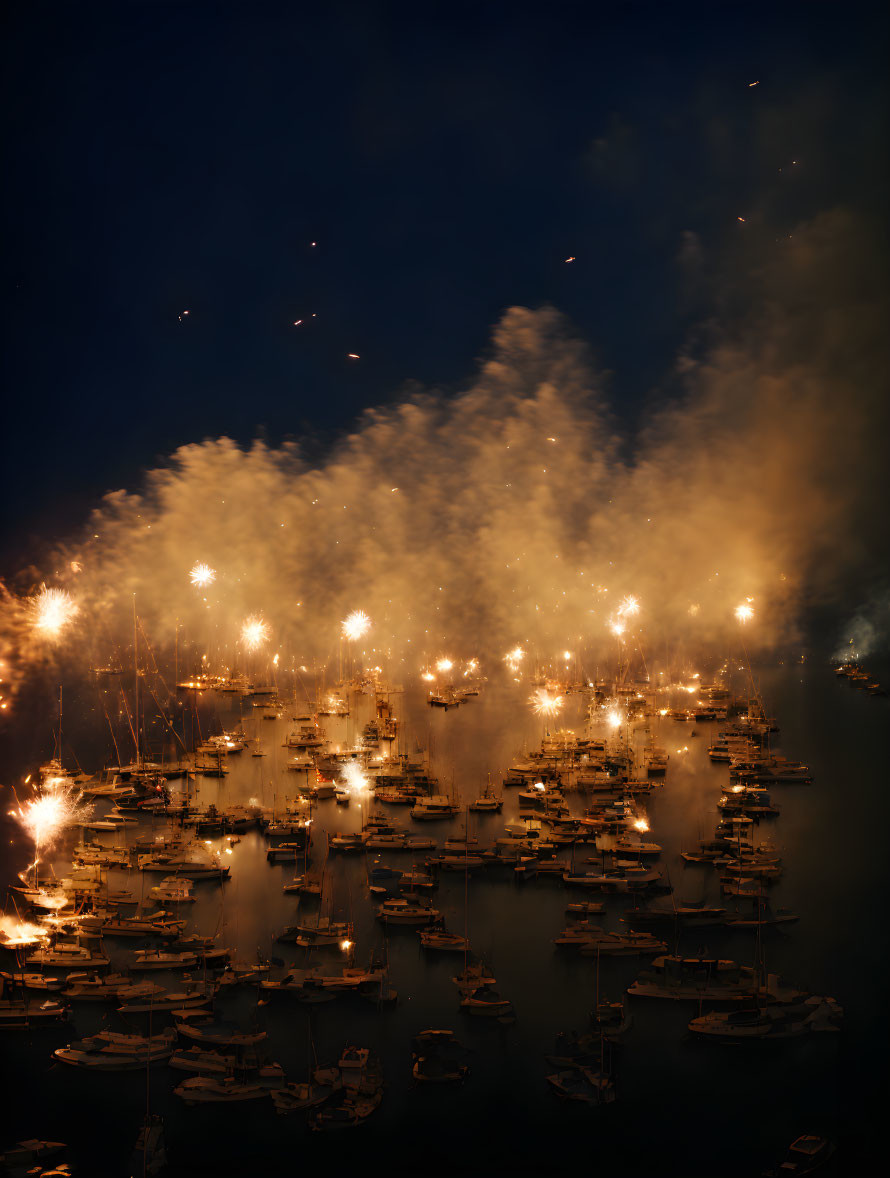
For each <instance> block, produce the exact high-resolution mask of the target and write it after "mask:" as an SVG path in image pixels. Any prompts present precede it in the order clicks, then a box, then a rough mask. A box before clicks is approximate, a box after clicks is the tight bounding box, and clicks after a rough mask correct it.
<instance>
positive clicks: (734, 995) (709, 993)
mask: <svg viewBox="0 0 890 1178" xmlns="http://www.w3.org/2000/svg"><path fill="white" fill-rule="evenodd" d="M756 987H757V982H756V976H755V971H754V970H753V969H752V968H751V967H750V966H745V965H738V964H737V963H736V962H735V961H728V960H721V959H719V958H715V957H676V956H667V955H665V956H663V957H656V958H655V960H654V961H653V962H652V964H651V965H650V966H649V967H648V968H647V969H645V970H644V971H643V972H642V973H641V974H640V976H639V977H638V978H637V980H636V981H635V982H634V983H633V984H632V985H631V986H629V987H628V990H627V992H628V994H631V995H633V996H634V997H637V998H671V999H674V1000H675V1001H690V1002H700V1001H711V1002H724V1001H729V1002H733V1003H735V1002H738V1001H739V999H742V998H745V997H748V996H750V995H752V994H753V993H754V991H755V990H756Z"/></svg>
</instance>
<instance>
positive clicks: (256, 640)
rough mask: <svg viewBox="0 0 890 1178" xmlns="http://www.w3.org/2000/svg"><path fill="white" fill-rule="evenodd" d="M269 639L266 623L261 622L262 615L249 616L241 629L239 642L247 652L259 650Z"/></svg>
mask: <svg viewBox="0 0 890 1178" xmlns="http://www.w3.org/2000/svg"><path fill="white" fill-rule="evenodd" d="M268 637H269V626H268V623H267V622H265V621H263V617H262V614H260V615H258V616H256V615H251V617H249V618H247V619H246V620H245V622H244V625H243V626H242V627H241V642H242V643H243V645H244V646H246V647H247V649H248V650H259V648H260V647H261V646H262V645H263V644H264V643H265V642H266V641H267V639H268Z"/></svg>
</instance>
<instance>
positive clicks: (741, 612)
mask: <svg viewBox="0 0 890 1178" xmlns="http://www.w3.org/2000/svg"><path fill="white" fill-rule="evenodd" d="M735 616H736V621H739V622H741V623H742V625H744V624H745V622H750V621H751V619H752V618H753V617H754V609H753V607H752V606H751V605H749V604H748V602H746V601H743V602H742V604H741V605H737V606H736V607H735Z"/></svg>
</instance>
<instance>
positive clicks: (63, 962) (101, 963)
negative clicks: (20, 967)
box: [25, 943, 111, 969]
mask: <svg viewBox="0 0 890 1178" xmlns="http://www.w3.org/2000/svg"><path fill="white" fill-rule="evenodd" d="M25 965H39V966H40V967H41V969H83V968H87V969H106V968H107V967H108V966H109V965H111V962H110V961H109V959H108V958H107V957H106V956H105V954H104V953H94V952H93V950H92V949H89V948H87V947H86V946H85V945H68V944H62V943H57V944H56V945H54V946H53V947H52V948H49V947H47V948H45V949H38V950H36V952H34V953H32V954H30V956H28V957H26V958H25Z"/></svg>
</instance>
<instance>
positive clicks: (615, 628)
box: [609, 619, 625, 638]
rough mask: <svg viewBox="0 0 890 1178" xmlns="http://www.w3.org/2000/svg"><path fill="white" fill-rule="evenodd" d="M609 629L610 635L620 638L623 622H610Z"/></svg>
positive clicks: (623, 627)
mask: <svg viewBox="0 0 890 1178" xmlns="http://www.w3.org/2000/svg"><path fill="white" fill-rule="evenodd" d="M609 629H610V630H611V631H612V633H613V634H614V635H615V637H616V638H620V637H621V635H622V634H623V633H624V630H625V625H624V622H619V621H618V620H617V619H616V620H614V621H611V622H609Z"/></svg>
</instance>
